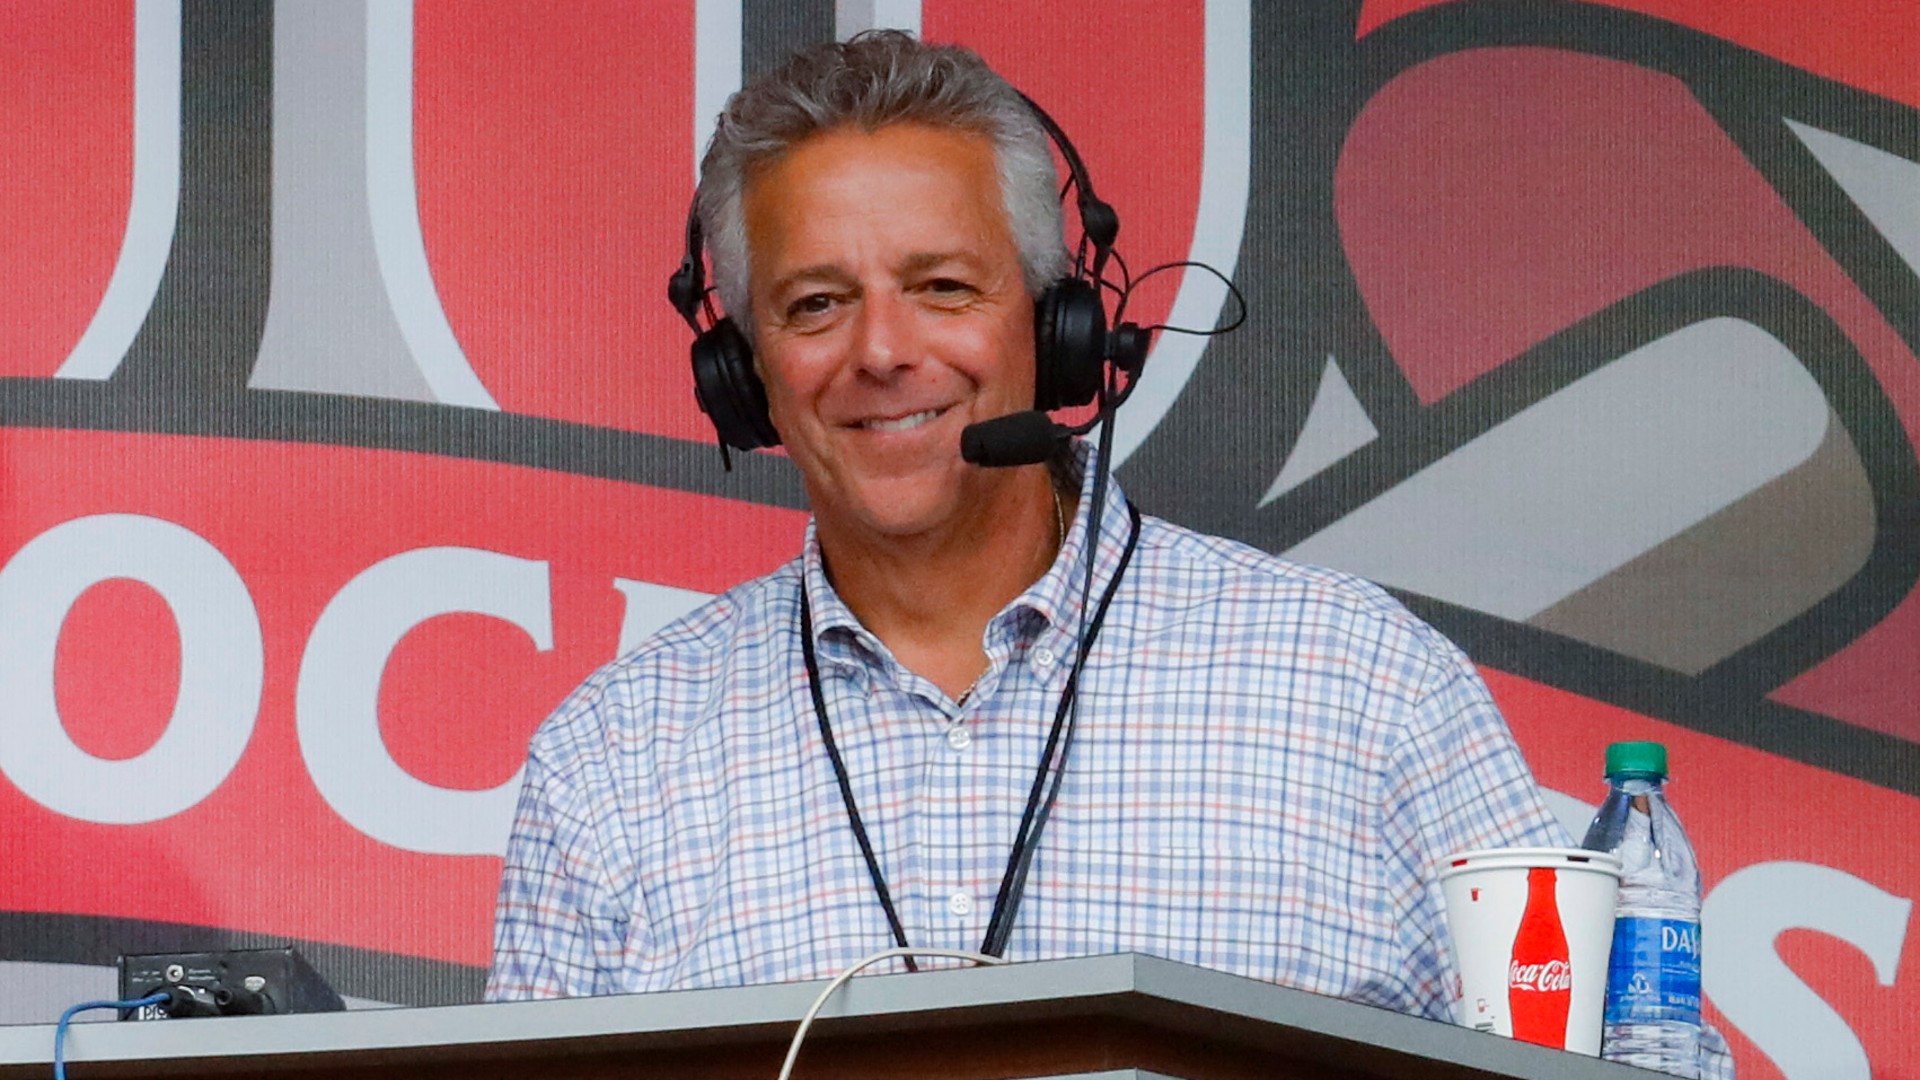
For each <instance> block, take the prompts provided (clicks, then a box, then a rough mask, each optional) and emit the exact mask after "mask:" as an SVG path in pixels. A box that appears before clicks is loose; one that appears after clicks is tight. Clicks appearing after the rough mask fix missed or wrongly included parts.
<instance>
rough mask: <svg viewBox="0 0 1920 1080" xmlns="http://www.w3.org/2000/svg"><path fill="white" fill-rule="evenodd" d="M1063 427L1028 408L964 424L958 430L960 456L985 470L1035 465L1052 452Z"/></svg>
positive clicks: (1060, 436) (1064, 430)
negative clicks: (1023, 410) (983, 467)
mask: <svg viewBox="0 0 1920 1080" xmlns="http://www.w3.org/2000/svg"><path fill="white" fill-rule="evenodd" d="M1066 436H1067V429H1066V428H1063V427H1061V426H1060V425H1059V424H1056V423H1054V422H1053V418H1052V417H1050V416H1048V415H1047V414H1046V413H1043V412H1039V411H1034V410H1030V411H1027V412H1017V413H1008V414H1007V415H1005V416H996V417H994V418H993V419H992V420H983V421H981V422H980V423H978V424H968V425H967V426H966V427H965V428H964V429H962V430H961V432H960V456H961V457H962V458H964V459H965V460H966V461H968V462H969V463H971V464H974V465H981V466H985V467H987V468H989V469H1000V468H1008V467H1010V466H1015V465H1038V464H1039V463H1041V462H1043V461H1045V460H1047V458H1048V457H1050V456H1051V455H1052V454H1053V448H1054V447H1055V446H1057V445H1059V443H1060V440H1061V439H1063V438H1065V437H1066Z"/></svg>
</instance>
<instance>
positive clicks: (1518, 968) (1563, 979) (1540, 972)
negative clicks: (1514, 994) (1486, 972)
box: [1507, 960, 1573, 991]
mask: <svg viewBox="0 0 1920 1080" xmlns="http://www.w3.org/2000/svg"><path fill="white" fill-rule="evenodd" d="M1507 988H1508V989H1510V990H1527V991H1553V990H1572V989H1573V965H1572V964H1569V963H1567V962H1566V961H1565V960H1549V961H1547V962H1546V963H1544V964H1522V963H1521V962H1519V961H1518V960H1515V961H1513V962H1512V963H1511V964H1510V965H1509V966H1508V968H1507Z"/></svg>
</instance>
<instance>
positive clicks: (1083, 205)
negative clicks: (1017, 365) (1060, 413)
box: [667, 94, 1146, 450]
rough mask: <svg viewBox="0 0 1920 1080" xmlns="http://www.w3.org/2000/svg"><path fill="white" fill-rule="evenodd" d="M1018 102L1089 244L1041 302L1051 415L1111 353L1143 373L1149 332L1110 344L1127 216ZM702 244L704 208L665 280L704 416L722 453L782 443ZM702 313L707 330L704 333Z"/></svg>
mask: <svg viewBox="0 0 1920 1080" xmlns="http://www.w3.org/2000/svg"><path fill="white" fill-rule="evenodd" d="M1020 100H1022V101H1024V102H1026V104H1027V107H1028V108H1030V109H1032V110H1033V116H1034V119H1036V120H1038V121H1039V122H1040V126H1041V127H1042V128H1043V129H1045V130H1046V133H1047V137H1048V138H1050V139H1052V140H1053V144H1054V145H1055V146H1056V147H1058V148H1059V150H1060V156H1061V158H1062V159H1064V160H1065V161H1066V163H1067V172H1068V173H1069V175H1070V176H1071V177H1072V186H1073V189H1074V191H1075V193H1076V205H1077V208H1078V209H1079V212H1080V229H1081V234H1082V236H1083V237H1084V238H1085V240H1084V242H1083V244H1082V245H1081V256H1080V257H1079V258H1076V259H1075V262H1074V270H1073V273H1072V275H1071V276H1068V277H1063V278H1061V279H1059V280H1058V281H1055V282H1054V283H1052V284H1051V285H1048V286H1047V288H1046V291H1044V292H1042V293H1041V294H1040V297H1039V298H1038V299H1037V300H1035V301H1034V302H1033V339H1034V340H1033V346H1034V349H1033V351H1034V367H1035V378H1034V387H1033V407H1034V408H1035V409H1038V410H1041V411H1042V412H1050V411H1052V410H1054V409H1064V408H1069V407H1072V406H1075V405H1085V404H1086V403H1088V402H1090V401H1092V400H1093V399H1094V395H1096V394H1097V393H1099V391H1100V387H1101V384H1102V380H1103V376H1104V374H1105V373H1104V370H1103V367H1104V364H1105V362H1106V360H1107V359H1108V358H1109V357H1110V356H1111V357H1114V358H1115V359H1116V360H1118V361H1120V362H1122V363H1123V364H1124V363H1126V362H1128V361H1132V362H1133V364H1134V365H1135V367H1136V368H1137V364H1138V358H1135V357H1133V356H1132V355H1131V354H1132V353H1133V352H1135V351H1137V352H1139V353H1140V354H1142V355H1144V353H1145V351H1146V350H1145V348H1144V346H1145V335H1144V334H1139V331H1138V328H1136V327H1132V326H1131V325H1127V326H1123V327H1122V329H1124V330H1127V331H1129V333H1127V334H1116V335H1114V338H1115V339H1116V340H1110V339H1109V337H1108V334H1107V309H1106V306H1105V304H1103V303H1102V302H1101V299H1100V284H1099V283H1100V275H1101V272H1102V271H1103V270H1104V269H1105V267H1106V262H1107V258H1108V257H1109V256H1110V255H1112V253H1113V241H1114V238H1115V237H1116V236H1118V235H1119V232H1120V218H1119V215H1117V214H1115V213H1114V211H1113V207H1111V206H1109V205H1107V204H1106V203H1105V202H1102V201H1101V200H1100V198H1099V197H1098V196H1096V195H1095V194H1094V193H1093V182H1092V180H1091V179H1089V178H1088V176H1087V168H1086V165H1085V164H1083V163H1082V162H1081V160H1080V155H1079V153H1078V152H1076V151H1075V150H1074V148H1073V143H1072V142H1070V141H1069V140H1068V139H1067V134H1066V132H1064V131H1062V130H1061V129H1060V125H1058V124H1056V123H1054V121H1053V118H1052V117H1050V116H1048V115H1047V114H1046V112H1045V110H1043V109H1041V108H1040V106H1038V105H1036V104H1034V103H1033V99H1031V98H1029V97H1027V96H1026V95H1025V94H1021V95H1020ZM703 247H704V242H703V239H702V237H701V232H700V213H699V207H698V205H697V204H696V205H695V206H694V207H692V208H690V209H689V210H688V212H687V250H686V255H685V257H684V258H682V259H681V260H680V268H679V269H678V270H675V271H674V272H673V276H672V277H670V278H668V279H667V299H668V300H669V301H670V302H671V303H672V304H673V309H674V310H675V311H678V312H679V313H680V317H681V318H683V319H685V320H686V321H687V325H688V326H691V327H692V328H693V333H694V339H693V348H692V351H691V359H692V362H693V394H694V399H695V400H696V401H698V402H699V404H700V411H701V412H704V413H706V414H707V419H709V420H711V421H713V430H714V433H715V434H716V435H718V436H719V437H720V444H721V447H722V448H723V449H724V448H725V447H729V446H731V447H734V448H736V449H740V450H753V449H756V448H759V447H764V446H778V445H780V433H779V432H777V431H775V430H774V428H773V419H772V417H771V416H769V415H768V413H767V388H766V387H765V386H764V385H763V384H762V383H761V382H760V376H759V373H757V372H756V371H754V369H753V346H752V345H751V344H750V343H749V342H748V340H747V335H746V334H745V333H743V332H742V331H741V330H740V327H739V326H738V325H737V324H736V323H735V322H734V321H733V318H732V317H731V316H729V317H727V318H721V319H716V318H714V315H715V312H714V310H713V307H712V305H711V303H710V302H709V299H708V288H707V271H706V263H705V259H704V257H703V251H702V249H703ZM1089 248H1090V249H1092V254H1093V258H1092V260H1091V261H1090V262H1089V260H1088V259H1087V258H1086V257H1085V255H1086V251H1087V249H1089ZM703 314H704V316H705V318H706V321H707V322H708V323H709V325H707V326H704V327H703V326H702V325H701V320H702V316H703ZM1135 334H1139V336H1140V339H1141V340H1140V341H1138V342H1137V343H1136V342H1134V341H1133V340H1132V338H1133V336H1134V335H1135Z"/></svg>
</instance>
